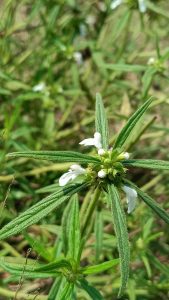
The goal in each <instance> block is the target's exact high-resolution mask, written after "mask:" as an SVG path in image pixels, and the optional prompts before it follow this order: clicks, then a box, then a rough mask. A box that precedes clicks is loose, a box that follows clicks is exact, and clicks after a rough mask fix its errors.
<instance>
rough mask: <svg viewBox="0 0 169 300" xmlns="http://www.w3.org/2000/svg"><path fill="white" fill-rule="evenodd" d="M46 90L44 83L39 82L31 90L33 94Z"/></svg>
mask: <svg viewBox="0 0 169 300" xmlns="http://www.w3.org/2000/svg"><path fill="white" fill-rule="evenodd" d="M45 88H46V85H45V83H44V82H40V83H39V84H37V85H35V86H34V87H33V88H32V90H33V91H34V92H42V91H44V89H45Z"/></svg>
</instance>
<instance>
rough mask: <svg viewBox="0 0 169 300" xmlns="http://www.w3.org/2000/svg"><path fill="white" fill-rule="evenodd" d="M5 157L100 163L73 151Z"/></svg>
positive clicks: (8, 155) (16, 153) (26, 153)
mask: <svg viewBox="0 0 169 300" xmlns="http://www.w3.org/2000/svg"><path fill="white" fill-rule="evenodd" d="M7 157H26V158H34V159H41V160H49V161H58V162H78V163H84V164H85V163H95V164H96V163H100V160H99V159H98V158H96V157H93V156H89V155H86V154H82V153H79V152H73V151H23V152H13V153H9V154H7Z"/></svg>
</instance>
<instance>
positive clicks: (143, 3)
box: [138, 0, 147, 14]
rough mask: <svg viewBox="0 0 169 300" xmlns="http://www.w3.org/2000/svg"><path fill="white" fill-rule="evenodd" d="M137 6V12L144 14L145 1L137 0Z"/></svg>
mask: <svg viewBox="0 0 169 300" xmlns="http://www.w3.org/2000/svg"><path fill="white" fill-rule="evenodd" d="M138 6H139V11H140V12H141V13H143V14H144V13H145V12H146V10H147V7H146V4H145V0H138Z"/></svg>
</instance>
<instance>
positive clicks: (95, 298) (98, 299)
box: [79, 279, 103, 300]
mask: <svg viewBox="0 0 169 300" xmlns="http://www.w3.org/2000/svg"><path fill="white" fill-rule="evenodd" d="M79 283H80V287H81V288H82V289H83V290H85V291H86V292H87V293H88V294H89V296H90V297H91V299H92V300H103V296H102V295H101V294H100V292H99V291H98V290H96V289H95V288H94V287H93V286H92V285H91V284H89V283H88V281H87V280H85V279H81V280H79Z"/></svg>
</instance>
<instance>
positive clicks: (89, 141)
mask: <svg viewBox="0 0 169 300" xmlns="http://www.w3.org/2000/svg"><path fill="white" fill-rule="evenodd" d="M79 144H80V145H83V146H95V140H94V139H93V138H90V139H84V140H83V141H81V142H80V143H79Z"/></svg>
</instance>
